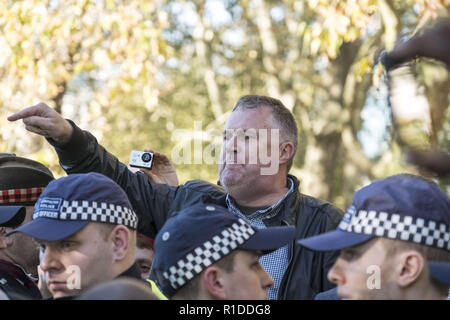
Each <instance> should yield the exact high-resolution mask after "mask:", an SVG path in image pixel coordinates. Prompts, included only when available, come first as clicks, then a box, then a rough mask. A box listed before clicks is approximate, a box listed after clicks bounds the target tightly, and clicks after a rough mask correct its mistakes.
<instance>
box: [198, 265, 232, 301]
mask: <svg viewBox="0 0 450 320" xmlns="http://www.w3.org/2000/svg"><path fill="white" fill-rule="evenodd" d="M222 276H223V270H221V269H220V268H219V267H218V266H216V265H214V264H213V265H211V266H209V267H207V268H206V269H205V270H203V271H202V273H201V275H200V277H201V278H200V281H201V284H202V287H203V288H202V289H203V291H206V292H208V294H209V295H210V296H212V297H213V299H216V300H225V299H226V296H227V295H226V287H225V283H224V279H223V277H222Z"/></svg>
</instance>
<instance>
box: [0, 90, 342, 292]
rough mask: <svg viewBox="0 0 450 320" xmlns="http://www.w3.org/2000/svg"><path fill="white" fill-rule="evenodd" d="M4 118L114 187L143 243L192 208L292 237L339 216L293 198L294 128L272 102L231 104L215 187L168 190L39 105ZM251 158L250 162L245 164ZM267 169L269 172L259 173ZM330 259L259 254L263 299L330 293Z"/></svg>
mask: <svg viewBox="0 0 450 320" xmlns="http://www.w3.org/2000/svg"><path fill="white" fill-rule="evenodd" d="M8 119H9V120H10V121H16V120H19V119H23V122H24V123H25V125H26V128H27V129H28V130H29V131H31V132H35V133H37V134H40V135H43V136H45V137H46V138H47V140H48V141H49V143H51V144H52V145H53V146H54V147H55V150H56V152H57V153H58V156H59V160H60V163H61V165H62V167H63V168H64V169H65V170H66V172H67V173H68V174H73V173H84V172H91V171H95V172H99V173H102V174H104V175H106V176H108V177H110V178H111V179H113V180H114V181H116V182H117V183H118V184H119V185H120V186H121V187H122V188H123V189H124V190H125V192H126V193H127V195H128V197H129V199H130V202H131V204H132V206H133V208H134V209H135V211H136V213H137V214H138V216H139V221H140V223H139V227H138V228H139V230H138V231H139V232H140V233H142V234H145V235H146V236H149V237H150V238H154V237H155V236H156V234H157V232H158V231H159V230H160V229H161V228H162V226H163V225H164V223H165V222H166V220H167V219H168V218H169V217H170V216H171V214H172V213H174V212H177V211H180V210H182V209H183V208H186V207H187V206H191V205H195V204H199V203H212V204H218V205H221V206H224V207H226V208H227V209H228V211H229V213H230V214H233V215H235V216H237V217H238V218H241V219H243V220H244V221H246V222H248V223H250V224H251V225H252V226H253V227H256V228H260V229H265V228H270V227H273V226H289V225H292V226H295V229H296V230H295V237H296V238H305V237H309V236H314V235H317V234H320V233H323V232H326V231H330V230H333V229H335V228H336V227H337V225H338V223H339V221H340V219H341V217H342V212H341V210H339V209H338V208H336V207H334V206H332V205H331V204H329V203H326V202H323V201H320V200H318V199H315V198H313V197H310V196H307V195H304V194H302V193H300V192H299V185H300V182H299V181H298V179H297V178H296V177H294V176H293V175H290V174H289V170H290V168H291V166H292V163H293V158H294V155H295V152H296V149H297V143H298V141H297V136H298V129H297V125H296V122H295V119H294V117H293V115H292V113H291V112H290V111H289V110H288V109H287V108H286V107H285V106H284V105H283V104H282V102H281V101H279V100H277V99H274V98H270V97H266V96H257V95H248V96H244V97H242V98H241V99H239V101H238V102H237V104H236V106H235V108H234V109H233V112H232V113H231V115H230V117H229V119H228V120H227V123H226V125H225V130H224V134H223V146H222V152H221V163H220V164H219V183H220V185H221V187H219V186H217V185H213V184H209V183H207V182H204V181H199V180H194V181H188V182H187V183H186V184H184V185H182V186H174V187H171V186H168V185H165V184H155V183H152V182H151V181H149V179H147V177H146V176H145V175H144V174H143V173H140V172H138V173H132V172H130V171H129V170H128V169H127V167H126V165H124V164H122V163H120V161H119V160H118V159H117V158H116V157H114V156H113V155H112V154H110V153H108V152H107V151H106V150H105V148H103V147H102V146H101V145H100V144H98V142H97V140H96V139H95V137H94V136H92V135H91V134H90V133H89V132H87V131H83V130H81V129H80V128H79V127H77V126H76V125H75V124H74V123H73V122H71V121H68V120H65V119H64V118H63V117H61V116H60V115H59V114H58V113H57V112H56V111H54V110H53V109H51V108H50V107H48V106H47V105H45V104H43V103H40V104H38V105H35V106H32V107H30V108H27V109H24V110H22V111H20V112H18V113H16V114H14V115H12V116H10V117H9V118H8ZM255 145H257V146H260V147H262V148H263V149H265V150H271V151H273V152H271V156H270V159H269V163H267V162H265V161H263V160H265V159H263V158H262V155H261V154H260V152H257V153H255V152H252V150H251V148H252V146H255ZM253 151H254V150H253ZM255 154H257V159H256V161H254V162H252V161H250V160H251V157H252V156H253V155H255ZM240 160H242V161H240ZM268 168H275V170H273V171H271V172H270V173H267V174H266V173H265V170H266V171H267V169H268ZM336 258H337V252H314V251H311V250H306V249H304V248H303V247H301V246H300V245H298V244H297V243H295V242H294V241H292V242H291V243H289V244H287V245H285V246H283V247H281V248H279V249H277V250H275V251H273V252H271V253H270V254H267V255H264V256H263V257H261V260H260V262H261V265H262V266H263V267H264V269H265V270H266V271H267V272H268V273H269V275H270V276H271V277H272V278H273V279H274V286H273V287H271V288H269V289H268V297H269V299H312V298H314V296H315V295H316V294H317V293H319V292H322V291H326V290H328V289H331V288H332V287H334V285H333V284H332V283H331V282H329V281H328V279H327V273H328V270H329V268H330V267H331V266H332V265H333V263H334V261H335V260H336ZM150 277H152V275H150Z"/></svg>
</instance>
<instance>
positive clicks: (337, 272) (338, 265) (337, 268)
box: [328, 258, 345, 285]
mask: <svg viewBox="0 0 450 320" xmlns="http://www.w3.org/2000/svg"><path fill="white" fill-rule="evenodd" d="M342 264H343V261H342V259H341V258H338V259H337V260H336V262H335V263H334V265H333V267H331V269H330V271H328V280H329V281H330V282H333V283H335V284H337V285H343V284H344V283H345V277H344V273H343V272H342V267H343V265H342Z"/></svg>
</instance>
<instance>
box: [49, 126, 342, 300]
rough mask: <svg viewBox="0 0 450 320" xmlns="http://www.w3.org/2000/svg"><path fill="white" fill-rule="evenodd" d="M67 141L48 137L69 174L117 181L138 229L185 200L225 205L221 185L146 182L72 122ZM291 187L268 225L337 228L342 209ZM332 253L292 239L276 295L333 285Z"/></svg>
mask: <svg viewBox="0 0 450 320" xmlns="http://www.w3.org/2000/svg"><path fill="white" fill-rule="evenodd" d="M71 124H72V126H73V128H74V131H73V135H72V138H71V140H70V141H69V142H68V143H66V144H65V145H58V144H56V143H55V142H54V141H52V140H51V139H49V142H50V143H51V144H52V145H53V146H54V147H55V149H56V152H57V153H58V156H59V159H60V163H61V165H62V167H63V168H64V169H65V170H66V172H67V173H68V174H73V173H86V172H99V173H102V174H104V175H106V176H108V177H110V178H111V179H113V180H114V181H116V182H117V183H118V184H119V185H120V186H121V187H122V188H123V189H124V190H125V192H126V193H127V195H128V198H129V199H130V202H131V204H132V206H133V208H134V210H135V211H136V213H137V215H138V217H139V230H138V231H139V232H141V233H143V234H145V235H147V236H149V237H152V238H154V237H155V236H156V234H157V232H158V231H159V230H160V229H161V227H162V226H163V224H164V223H165V221H166V220H167V219H168V218H169V217H170V215H171V214H172V213H174V212H176V211H179V210H181V209H183V208H185V207H187V206H189V205H193V204H197V203H215V204H218V205H222V206H226V202H225V197H226V193H225V192H224V190H223V189H222V188H221V187H219V186H217V185H213V184H210V183H208V182H205V181H200V180H193V181H189V182H187V183H186V184H184V185H181V186H178V187H169V186H167V185H164V184H155V183H152V182H150V180H149V179H148V178H147V176H146V175H145V174H143V173H141V172H138V173H136V174H135V173H132V172H131V171H129V170H128V168H127V166H126V165H125V164H123V163H121V162H119V160H118V159H117V158H116V157H114V156H113V155H112V154H110V153H108V152H107V151H106V150H105V149H104V148H103V147H102V146H101V145H99V144H98V142H97V140H96V139H95V137H94V136H93V135H91V134H90V133H89V132H87V131H82V130H81V129H79V128H78V127H77V126H76V125H75V124H73V122H71ZM290 178H291V179H292V180H293V181H294V183H295V186H294V187H295V189H294V190H295V191H294V192H293V193H292V194H290V195H289V196H288V197H287V198H286V199H285V200H284V201H283V203H282V204H281V205H282V206H283V207H282V208H281V211H280V213H279V214H277V215H276V216H275V217H273V218H270V219H268V220H266V221H265V223H266V225H267V226H280V225H294V226H296V238H297V239H299V238H305V237H310V236H313V235H317V234H320V233H323V232H327V231H329V230H334V229H336V227H337V225H338V224H339V221H340V219H341V217H342V214H343V213H342V211H341V210H339V209H338V208H336V207H334V206H332V205H331V204H329V203H326V202H322V201H320V200H317V199H315V198H312V197H309V196H306V195H303V194H301V193H300V192H299V191H298V186H299V181H298V180H297V179H296V178H295V177H293V176H290ZM336 258H337V252H326V253H322V252H314V251H311V250H307V249H305V248H303V247H301V246H300V245H298V244H296V243H295V242H294V241H293V242H292V243H291V244H290V246H289V266H288V269H287V270H286V273H285V275H284V277H283V280H282V282H281V286H280V290H279V293H278V298H279V299H313V298H314V296H315V295H316V294H317V293H319V292H322V291H326V290H328V289H331V288H332V287H334V285H333V284H331V283H330V282H328V280H327V273H328V270H329V269H330V267H331V266H332V265H333V263H334V261H335V260H336Z"/></svg>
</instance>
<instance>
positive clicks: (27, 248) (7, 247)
mask: <svg viewBox="0 0 450 320" xmlns="http://www.w3.org/2000/svg"><path fill="white" fill-rule="evenodd" d="M53 179H54V178H53V174H52V173H51V171H50V170H49V169H48V168H47V167H45V166H44V165H43V164H41V163H39V162H36V161H33V160H30V159H26V158H21V157H16V156H15V155H14V154H5V153H0V296H2V297H3V298H7V299H40V298H41V294H40V292H39V289H38V287H37V285H36V283H37V280H38V278H37V266H38V265H39V251H38V245H37V243H36V242H35V241H34V240H33V239H32V238H31V237H28V236H26V235H24V234H21V233H16V234H12V235H9V236H7V233H8V232H9V231H12V230H13V229H14V228H16V227H19V226H20V225H22V224H24V223H27V222H28V221H30V220H31V218H32V214H33V209H34V204H35V203H36V201H37V199H38V198H39V196H40V194H41V193H42V192H43V190H44V188H45V187H46V186H47V184H48V183H49V182H50V181H52V180H53Z"/></svg>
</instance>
